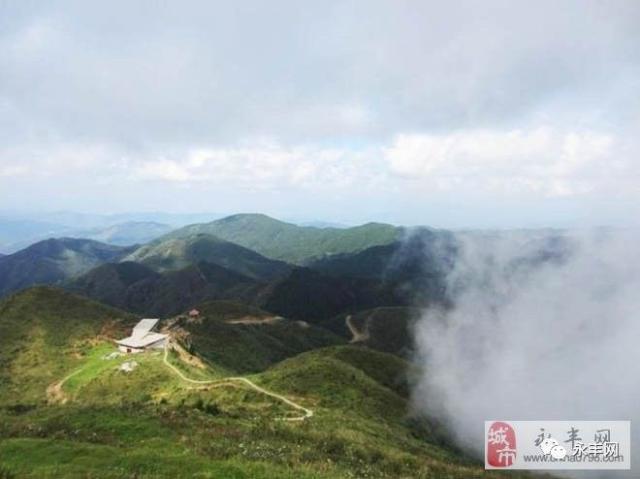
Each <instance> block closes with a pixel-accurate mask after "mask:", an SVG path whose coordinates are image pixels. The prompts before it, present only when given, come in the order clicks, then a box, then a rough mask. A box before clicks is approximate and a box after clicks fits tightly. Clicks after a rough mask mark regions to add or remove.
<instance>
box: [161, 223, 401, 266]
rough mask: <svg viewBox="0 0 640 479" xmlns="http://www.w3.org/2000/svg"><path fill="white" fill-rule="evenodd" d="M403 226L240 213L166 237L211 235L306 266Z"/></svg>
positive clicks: (393, 234) (386, 237)
mask: <svg viewBox="0 0 640 479" xmlns="http://www.w3.org/2000/svg"><path fill="white" fill-rule="evenodd" d="M400 232H401V229H400V228H397V227H395V226H392V225H387V224H382V223H368V224H365V225H362V226H356V227H353V228H315V227H312V226H297V225H294V224H291V223H285V222H283V221H279V220H276V219H273V218H270V217H269V216H266V215H261V214H240V215H233V216H229V217H227V218H223V219H219V220H216V221H213V222H211V223H204V224H195V225H190V226H185V227H184V228H180V229H178V230H175V231H173V232H171V233H169V234H168V235H166V236H165V237H164V238H167V239H169V238H185V237H189V236H192V235H194V234H201V233H206V234H211V235H214V236H217V237H218V238H221V239H223V240H226V241H231V242H232V243H236V244H239V245H242V246H244V247H245V248H249V249H251V250H254V251H257V252H258V253H260V254H262V255H264V256H266V257H268V258H272V259H277V260H282V261H286V262H288V263H292V264H298V265H304V264H306V263H309V262H310V261H313V260H315V259H319V258H322V257H325V256H330V255H334V254H340V253H352V252H356V251H361V250H364V249H366V248H369V247H371V246H374V245H382V244H388V243H391V242H393V241H394V240H396V239H397V238H398V237H399V235H400Z"/></svg>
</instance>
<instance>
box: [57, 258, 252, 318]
mask: <svg viewBox="0 0 640 479" xmlns="http://www.w3.org/2000/svg"><path fill="white" fill-rule="evenodd" d="M64 286H65V287H66V288H67V289H68V290H70V291H73V292H76V293H78V294H82V295H84V296H87V297H90V298H92V299H95V300H97V301H100V302H103V303H105V304H109V305H111V306H115V307H118V308H121V309H124V310H126V311H131V312H133V313H137V314H142V315H146V316H154V317H156V316H158V317H166V316H174V315H176V314H179V313H181V312H184V311H185V310H187V309H190V308H192V307H194V306H196V305H197V304H198V303H201V302H203V301H207V300H214V299H236V300H243V301H250V300H251V299H252V298H253V297H254V295H255V294H256V291H257V290H258V289H259V286H260V285H259V284H258V283H256V281H254V280H252V279H251V278H248V277H246V276H243V275H242V274H239V273H236V272H234V271H231V270H228V269H226V268H223V267H222V266H218V265H216V264H212V263H207V262H204V261H201V262H198V263H195V264H191V265H189V266H187V267H185V268H183V269H180V270H177V271H165V272H163V273H157V272H155V271H153V270H152V269H150V268H148V267H147V266H144V265H142V264H139V263H133V262H129V261H126V262H122V263H108V264H104V265H101V266H98V267H97V268H95V269H93V270H91V271H89V272H88V273H86V274H84V275H82V276H80V277H78V278H76V279H74V280H73V281H70V282H68V283H66V284H65V285H64Z"/></svg>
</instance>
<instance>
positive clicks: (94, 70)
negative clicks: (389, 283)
mask: <svg viewBox="0 0 640 479" xmlns="http://www.w3.org/2000/svg"><path fill="white" fill-rule="evenodd" d="M639 24H640V2H638V1H635V0H630V1H623V0H610V1H591V0H577V1H570V0H560V1H557V0H554V1H545V0H542V1H536V2H531V1H495V0H489V1H447V2H435V1H402V0H398V1H372V0H366V1H340V2H334V1H331V0H325V1H322V2H299V1H291V2H288V1H271V2H261V1H237V2H215V1H202V2H197V1H180V2H178V1H163V2H159V1H158V2H145V1H137V2H128V1H110V2H83V1H78V2H63V1H60V2H56V1H48V2H44V1H43V2H30V1H21V2H9V1H0V209H2V210H12V211H30V212H39V211H56V210H73V211H82V212H94V213H122V212H127V211H167V212H176V213H181V212H185V213H186V212H215V213H217V214H221V213H237V212H262V213H267V214H271V215H274V216H277V217H285V218H297V219H301V220H323V221H334V222H341V223H347V224H352V223H360V222H365V221H387V222H392V223H396V224H427V225H431V226H435V227H446V228H479V227H480V228H520V227H544V226H559V227H566V226H569V227H573V226H594V225H628V224H635V223H637V220H636V218H637V217H638V213H640V201H639V200H640V181H639V180H640V178H639V176H640V160H639V159H638V153H639V152H640V29H639V28H638V25H639Z"/></svg>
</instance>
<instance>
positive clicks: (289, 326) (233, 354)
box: [180, 301, 344, 373]
mask: <svg viewBox="0 0 640 479" xmlns="http://www.w3.org/2000/svg"><path fill="white" fill-rule="evenodd" d="M198 310H199V311H200V316H201V317H200V318H199V320H198V321H191V322H190V321H188V320H187V318H183V321H182V322H181V323H180V326H181V327H182V328H183V329H184V330H185V331H187V332H188V334H189V337H188V340H187V341H188V348H189V350H190V351H191V352H194V353H196V354H198V355H199V356H201V357H202V358H203V359H206V360H207V361H209V362H210V363H213V364H216V365H218V366H221V367H223V368H225V369H227V370H229V371H234V372H237V373H246V372H257V371H262V370H264V369H266V368H267V367H269V366H270V365H272V364H274V363H277V362H278V361H282V360H283V359H285V358H288V357H291V356H295V355H296V354H299V353H301V352H304V351H309V350H311V349H316V348H320V347H324V346H330V345H335V344H341V343H343V342H344V339H342V338H340V337H338V336H337V335H334V334H332V333H330V332H329V331H326V330H324V329H321V328H318V327H316V326H313V325H310V324H308V323H306V322H302V321H293V320H289V319H285V318H281V317H275V316H274V315H273V314H271V313H267V312H266V311H263V310H261V309H259V308H254V307H250V306H245V305H243V304H240V303H235V302H230V301H212V302H208V303H205V304H202V305H199V306H198Z"/></svg>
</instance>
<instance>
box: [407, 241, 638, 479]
mask: <svg viewBox="0 0 640 479" xmlns="http://www.w3.org/2000/svg"><path fill="white" fill-rule="evenodd" d="M458 239H459V241H460V254H459V256H458V258H457V259H456V261H455V266H454V267H453V269H452V271H451V272H450V274H449V277H448V283H447V284H448V291H449V292H450V293H451V297H452V298H453V304H454V306H453V307H452V308H450V309H449V310H447V311H438V310H435V309H429V310H426V311H425V312H424V315H423V317H422V319H421V320H420V322H419V323H418V325H417V328H416V339H417V344H418V351H419V353H418V355H417V360H418V361H419V364H421V366H422V367H423V370H422V374H421V375H420V380H419V382H418V385H417V386H416V389H415V391H414V395H413V399H414V404H415V406H416V407H417V408H418V409H419V410H420V411H421V412H423V413H426V414H428V415H430V416H432V417H434V418H437V419H438V420H440V421H443V422H444V423H446V424H447V425H448V426H450V427H451V431H453V434H454V436H455V438H456V440H457V441H458V442H459V444H461V445H462V446H464V447H466V448H468V449H470V450H471V451H473V452H474V453H475V454H476V455H478V456H479V457H481V454H482V448H483V438H482V435H483V421H485V420H492V419H497V418H503V419H506V420H509V419H511V420H541V419H548V420H571V419H581V420H608V419H609V420H614V419H616V420H631V421H632V422H635V421H637V420H640V417H639V415H638V408H637V399H636V398H637V396H638V394H639V393H640V381H639V380H638V377H637V375H636V374H635V372H634V368H631V367H630V366H629V365H632V364H636V363H637V362H638V360H640V350H639V349H638V348H637V347H636V344H635V343H636V338H637V337H638V334H640V323H638V321H637V319H638V317H637V316H638V314H637V311H638V308H639V307H640V301H639V299H638V295H637V294H636V291H637V289H638V287H640V263H639V258H640V256H638V254H637V247H636V245H637V244H638V237H637V231H635V232H630V231H626V232H622V231H618V232H611V231H609V232H604V233H603V232H600V233H594V234H592V233H581V234H573V235H570V236H565V237H563V238H561V240H560V241H559V240H558V238H557V237H556V238H555V239H552V238H550V237H545V235H544V234H539V233H538V234H537V235H536V234H534V233H531V232H528V233H524V234H521V235H515V234H512V235H506V234H505V235H501V236H498V235H490V236H486V237H482V236H481V235H467V236H459V237H458ZM562 251H565V253H564V255H563V259H562V260H560V261H558V260H557V259H556V260H554V261H550V260H549V258H552V257H554V256H555V258H558V257H559V256H558V253H560V252H562ZM566 252H568V254H567V253H566ZM543 257H544V258H547V261H545V262H541V261H540V258H543ZM536 258H537V260H536ZM638 440H640V437H639V434H638V431H636V433H635V434H634V437H633V439H632V447H635V449H636V450H637V448H638V446H637V445H638ZM633 444H635V446H633ZM576 475H577V474H576ZM580 477H584V476H580ZM587 477H600V476H587ZM606 477H613V476H612V473H611V471H607V474H606ZM616 477H617V476H616ZM625 477H627V476H625Z"/></svg>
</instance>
